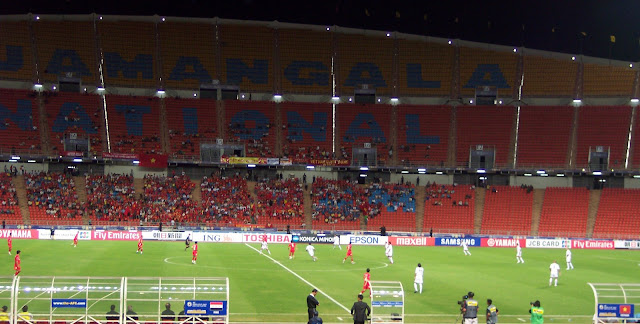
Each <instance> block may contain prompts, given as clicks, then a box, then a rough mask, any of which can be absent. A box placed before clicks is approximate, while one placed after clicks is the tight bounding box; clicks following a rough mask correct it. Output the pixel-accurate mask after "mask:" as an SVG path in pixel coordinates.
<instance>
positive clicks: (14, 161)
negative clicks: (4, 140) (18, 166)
mask: <svg viewBox="0 0 640 324" xmlns="http://www.w3.org/2000/svg"><path fill="white" fill-rule="evenodd" d="M9 162H11V163H16V162H18V160H13V159H11V160H9Z"/></svg>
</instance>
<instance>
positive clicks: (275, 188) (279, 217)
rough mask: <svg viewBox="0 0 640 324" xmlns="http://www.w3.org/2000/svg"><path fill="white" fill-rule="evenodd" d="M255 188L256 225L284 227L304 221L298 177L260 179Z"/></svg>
mask: <svg viewBox="0 0 640 324" xmlns="http://www.w3.org/2000/svg"><path fill="white" fill-rule="evenodd" d="M255 190H256V196H257V197H258V201H256V209H255V213H254V214H253V216H254V217H256V218H257V223H258V225H262V226H264V225H268V224H271V225H272V226H276V227H284V226H286V225H291V226H293V225H300V224H302V223H304V201H303V197H302V194H303V190H302V185H301V184H300V182H299V181H298V179H286V180H268V181H261V182H258V183H257V184H256V188H255ZM278 225H281V226H278ZM296 227H299V226H296Z"/></svg>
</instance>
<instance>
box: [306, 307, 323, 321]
mask: <svg viewBox="0 0 640 324" xmlns="http://www.w3.org/2000/svg"><path fill="white" fill-rule="evenodd" d="M309 324H322V318H320V316H318V311H317V310H315V309H314V310H313V317H312V318H311V319H309Z"/></svg>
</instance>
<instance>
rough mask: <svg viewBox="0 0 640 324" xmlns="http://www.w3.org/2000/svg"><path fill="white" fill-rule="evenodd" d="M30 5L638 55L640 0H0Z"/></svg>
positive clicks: (9, 6)
mask: <svg viewBox="0 0 640 324" xmlns="http://www.w3.org/2000/svg"><path fill="white" fill-rule="evenodd" d="M28 12H32V13H39V14H86V13H92V12H96V13H101V14H120V15H153V14H158V15H166V16H183V17H216V16H217V17H221V18H229V19H244V20H264V21H272V20H278V21H282V22H293V23H304V24H317V25H334V24H335V25H339V26H344V27H355V28H365V29H375V30H385V31H400V32H404V33H412V34H424V35H430V36H437V37H445V38H460V39H464V40H471V41H477V42H485V43H492V44H501V45H512V46H523V45H524V46H525V47H528V48H535V49H542V50H548V51H556V52H564V53H572V54H580V53H583V54H585V55H589V56H597V57H603V58H609V57H611V58H614V59H619V60H625V61H639V60H640V20H639V19H638V18H637V15H638V14H639V13H640V1H638V0H585V1H575V0H555V1H546V0H542V1H518V0H511V1H491V0H488V1H475V0H474V1H446V0H442V1H431V0H422V1H420V0H413V1H363V0H325V1H316V0H297V1H291V0H286V1H285V0H283V1H259V0H228V1H212V0H174V1H167V0H165V1H135V0H129V1H121V0H120V1H117V0H116V1H109V0H105V1H91V0H85V1H82V0H49V1H41V0H31V1H30V0H21V1H20V0H14V1H11V0H0V14H24V13H28ZM396 13H397V14H398V15H399V17H398V15H397V14H396ZM456 21H457V22H456ZM523 25H524V27H523ZM582 32H584V33H586V36H583V35H582ZM610 35H615V37H616V43H615V44H612V43H611V42H610Z"/></svg>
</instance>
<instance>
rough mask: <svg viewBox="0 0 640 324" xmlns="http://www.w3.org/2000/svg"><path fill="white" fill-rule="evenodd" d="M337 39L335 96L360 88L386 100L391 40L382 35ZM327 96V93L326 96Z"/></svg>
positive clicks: (355, 35)
mask: <svg viewBox="0 0 640 324" xmlns="http://www.w3.org/2000/svg"><path fill="white" fill-rule="evenodd" d="M335 37H337V44H338V45H337V47H338V50H337V51H338V55H337V56H338V62H339V64H338V65H337V70H338V73H337V77H338V79H336V83H337V84H338V85H339V86H340V87H339V89H338V90H339V92H340V93H339V95H345V94H347V93H353V90H354V89H361V86H362V85H363V84H366V85H368V86H369V89H375V90H376V95H382V96H390V95H391V94H392V93H391V89H392V86H393V84H392V78H393V67H392V62H393V60H394V57H393V53H394V47H393V43H394V41H393V38H391V37H386V36H385V34H384V33H383V32H379V36H369V35H363V34H362V35H358V34H341V33H335ZM328 94H329V93H328Z"/></svg>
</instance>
